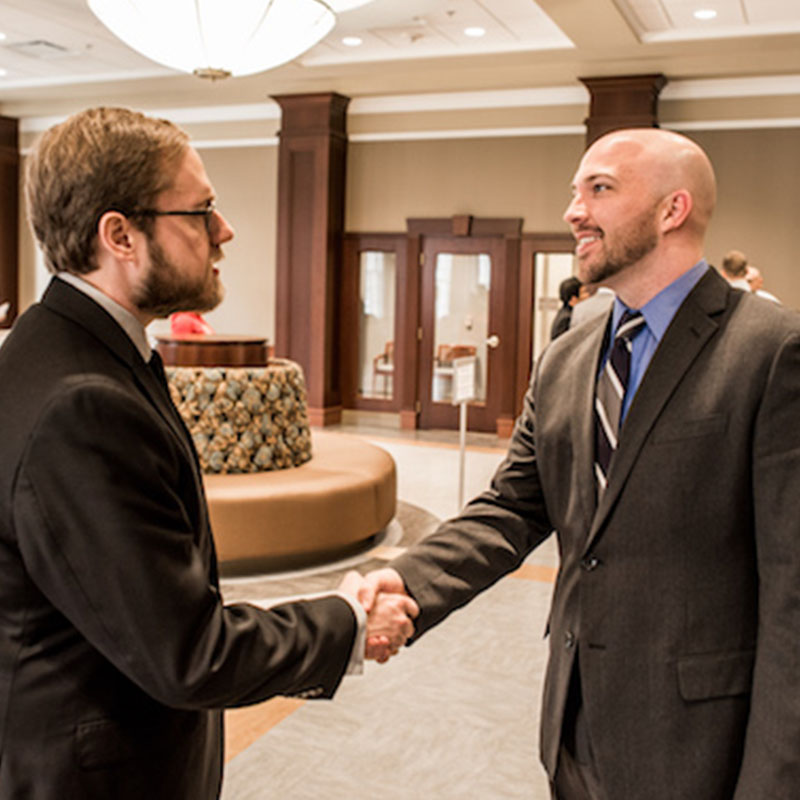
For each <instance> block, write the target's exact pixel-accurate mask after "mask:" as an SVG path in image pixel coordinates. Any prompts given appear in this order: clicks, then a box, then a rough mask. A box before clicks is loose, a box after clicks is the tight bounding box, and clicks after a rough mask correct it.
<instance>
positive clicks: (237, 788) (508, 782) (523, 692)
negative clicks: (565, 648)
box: [222, 452, 554, 800]
mask: <svg viewBox="0 0 800 800" xmlns="http://www.w3.org/2000/svg"><path fill="white" fill-rule="evenodd" d="M425 456H426V459H427V460H430V458H431V454H430V453H429V452H426V453H425ZM437 522H438V520H437V518H436V517H435V516H434V515H433V514H432V513H430V512H429V511H426V510H425V509H423V508H420V507H418V506H415V505H413V504H411V503H408V502H399V505H398V512H397V517H396V523H397V525H393V526H391V527H390V530H389V531H388V533H387V536H386V537H385V539H384V540H383V541H378V542H376V543H373V544H372V545H371V546H370V547H369V548H368V549H366V550H365V551H364V552H363V553H361V554H358V555H356V556H353V557H350V558H348V559H346V560H344V561H342V562H338V563H334V564H329V565H325V566H320V567H316V568H310V569H307V570H303V571H298V572H295V573H290V574H280V575H266V576H263V575H262V576H253V577H249V578H229V579H225V580H223V593H224V596H225V599H226V601H228V602H230V601H236V600H255V599H260V598H274V597H277V596H283V595H292V594H297V593H302V592H312V591H319V590H324V589H328V588H332V587H335V586H336V585H337V584H338V583H339V581H340V579H341V576H342V575H343V574H344V572H345V570H347V569H350V568H352V567H355V568H357V569H358V570H359V571H361V572H365V571H367V570H369V569H371V568H373V567H378V566H381V565H382V564H383V563H385V559H388V558H391V556H392V554H393V552H395V551H396V549H397V548H402V547H407V546H408V545H409V544H411V543H413V542H414V541H417V540H418V539H419V538H421V537H422V536H425V535H426V534H427V533H429V532H431V531H432V530H433V529H434V528H435V527H436V525H437ZM547 558H548V559H549V558H551V556H547ZM526 569H527V571H526ZM553 572H554V570H553V569H552V568H551V567H548V566H541V565H533V564H531V565H525V566H524V567H523V569H522V570H520V571H519V573H518V574H516V575H515V576H509V577H507V578H505V579H504V580H502V581H500V582H499V583H498V584H496V585H495V586H494V587H492V588H491V589H489V590H488V591H486V592H484V593H483V594H482V595H480V596H479V597H478V598H476V599H475V600H474V601H473V602H472V603H470V604H469V605H468V606H467V607H466V608H464V609H462V610H460V611H458V612H456V613H455V614H453V615H452V616H451V617H450V618H449V619H448V620H446V621H445V623H444V624H443V625H441V626H439V627H437V628H435V629H434V630H432V631H431V632H430V633H428V634H427V635H426V636H425V637H423V638H422V639H420V641H419V642H417V643H416V644H415V645H414V646H413V647H410V648H406V649H404V651H403V652H402V653H401V654H400V655H399V656H397V657H396V658H394V659H392V660H391V661H390V662H389V663H388V664H386V665H378V664H375V663H372V662H368V663H367V665H366V670H365V674H364V675H363V676H361V677H349V678H345V680H344V681H343V683H342V685H341V687H340V688H339V691H338V692H337V694H336V697H335V698H334V700H332V701H311V702H305V701H298V700H293V699H284V698H276V699H274V700H270V701H268V702H267V703H262V704H261V705H258V706H253V707H250V708H245V709H237V710H232V711H229V712H227V714H226V726H227V737H226V752H227V759H228V760H227V765H226V773H225V781H224V785H223V792H222V800H323V799H327V800H374V799H375V798H380V800H407V799H408V798H409V797H410V798H415V800H417V799H419V800H471V798H475V800H510V799H511V798H526V800H546V798H549V796H550V795H549V790H548V788H547V781H546V778H545V776H544V773H543V770H542V768H541V766H540V765H539V761H538V753H537V746H538V745H537V742H538V706H539V697H540V694H541V679H542V675H543V671H544V663H545V658H546V644H545V642H544V640H543V637H542V634H543V631H544V625H545V618H546V613H547V608H548V605H549V597H550V592H551V588H552V587H551V584H550V580H551V579H552V574H553ZM515 578H516V579H515Z"/></svg>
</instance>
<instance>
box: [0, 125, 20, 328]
mask: <svg viewBox="0 0 800 800" xmlns="http://www.w3.org/2000/svg"><path fill="white" fill-rule="evenodd" d="M18 250H19V123H18V121H17V120H16V119H10V118H9V117H0V305H2V304H3V303H5V302H6V301H9V302H10V303H11V307H10V309H9V311H8V314H7V315H6V318H5V320H4V321H3V322H0V328H10V327H11V323H12V322H13V321H14V318H15V317H16V316H17V311H18V308H19V296H18V283H17V272H18V266H17V261H18Z"/></svg>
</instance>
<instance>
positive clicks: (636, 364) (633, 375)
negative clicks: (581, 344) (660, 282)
mask: <svg viewBox="0 0 800 800" xmlns="http://www.w3.org/2000/svg"><path fill="white" fill-rule="evenodd" d="M707 270H708V262H707V261H706V260H705V259H701V260H700V261H698V262H697V264H695V265H694V266H693V267H692V268H691V269H690V270H689V271H688V272H684V273H683V275H681V276H680V277H679V278H677V279H676V280H674V281H673V282H672V283H671V284H670V285H669V286H667V287H666V288H665V289H662V290H661V291H660V292H659V293H658V294H657V295H656V296H655V297H653V298H652V299H651V300H649V301H648V302H647V303H645V305H643V306H642V307H641V308H640V309H639V310H640V311H641V312H642V316H643V317H644V321H645V325H644V328H643V329H642V330H641V331H640V332H639V334H638V335H637V336H635V337H634V339H633V348H632V352H631V371H630V374H629V376H628V389H627V391H626V392H625V399H624V400H623V403H622V415H621V418H620V425H621V424H622V422H623V421H624V419H625V415H626V414H627V413H628V409H629V408H630V405H631V402H632V400H633V398H634V395H635V394H636V391H637V390H638V388H639V384H640V383H641V382H642V378H643V377H644V374H645V372H647V367H648V366H649V364H650V359H651V358H652V357H653V353H655V351H656V348H657V347H658V345H659V342H660V341H661V339H662V338H663V336H664V334H665V333H666V330H667V328H668V327H669V324H670V322H672V318H673V317H674V316H675V313H676V312H677V310H678V309H679V308H680V307H681V304H682V303H683V301H684V300H685V299H686V298H687V297H688V296H689V292H691V291H692V289H694V287H695V285H696V284H697V282H698V281H699V280H700V278H702V277H703V275H705V273H706V271H707ZM627 310H629V309H628V307H627V306H626V305H625V303H623V302H622V301H621V300H620V299H619V298H618V297H617V298H616V299H615V300H614V309H613V311H612V313H611V330H612V331H615V330H616V329H617V325H618V324H619V321H620V318H621V317H622V315H623V314H624V313H625V311H627ZM631 310H635V309H631ZM611 339H612V337H610V336H609V342H608V346H607V347H606V350H605V352H604V353H603V358H602V360H601V362H600V369H601V370H602V369H603V366H604V365H605V363H606V359H607V358H608V354H609V353H610V352H611V343H612V342H611Z"/></svg>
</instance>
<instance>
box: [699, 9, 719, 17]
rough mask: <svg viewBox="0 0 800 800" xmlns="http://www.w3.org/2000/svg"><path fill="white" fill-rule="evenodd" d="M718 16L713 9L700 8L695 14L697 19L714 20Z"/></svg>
mask: <svg viewBox="0 0 800 800" xmlns="http://www.w3.org/2000/svg"><path fill="white" fill-rule="evenodd" d="M716 16H717V12H716V11H714V9H713V8H698V9H697V11H695V12H694V18H695V19H714V17H716Z"/></svg>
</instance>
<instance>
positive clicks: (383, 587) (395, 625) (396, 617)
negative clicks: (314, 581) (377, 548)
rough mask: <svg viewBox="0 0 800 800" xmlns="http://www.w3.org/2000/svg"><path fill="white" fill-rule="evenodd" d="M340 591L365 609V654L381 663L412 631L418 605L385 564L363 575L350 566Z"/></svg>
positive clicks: (398, 647)
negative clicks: (382, 567)
mask: <svg viewBox="0 0 800 800" xmlns="http://www.w3.org/2000/svg"><path fill="white" fill-rule="evenodd" d="M339 591H341V592H345V593H346V594H349V595H352V596H353V597H355V598H356V599H357V600H358V602H359V603H361V605H362V606H363V607H364V610H365V611H366V612H367V645H366V652H365V657H366V658H368V659H372V660H374V661H377V662H378V663H379V664H383V663H384V662H386V661H388V660H389V658H390V657H391V656H393V655H396V654H397V652H398V650H400V648H401V647H402V646H403V645H404V644H405V643H406V641H407V640H408V639H409V637H410V636H411V635H412V634H413V633H414V623H413V622H412V620H414V619H416V617H418V616H419V606H417V604H416V603H415V602H414V601H413V600H412V599H411V598H410V597H409V596H408V594H407V593H406V587H405V584H404V583H403V579H402V578H401V577H400V574H399V573H398V572H397V571H396V570H393V569H391V568H390V567H387V568H386V569H378V570H375V571H374V572H369V573H367V574H366V575H361V574H359V573H358V572H356V571H355V570H351V571H350V572H348V573H347V575H345V577H344V580H343V581H342V583H341V584H340V585H339Z"/></svg>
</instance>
